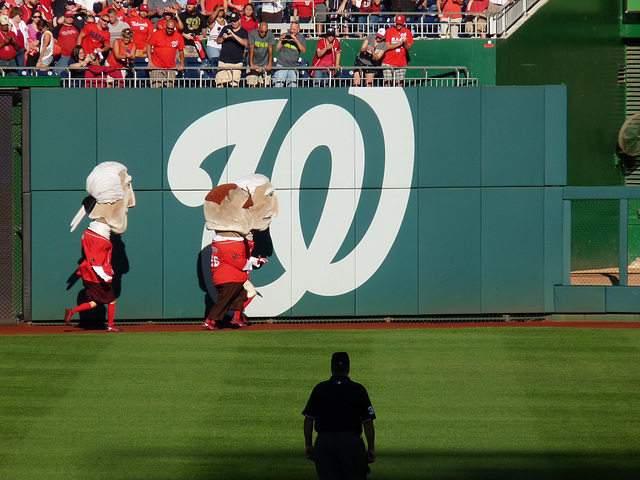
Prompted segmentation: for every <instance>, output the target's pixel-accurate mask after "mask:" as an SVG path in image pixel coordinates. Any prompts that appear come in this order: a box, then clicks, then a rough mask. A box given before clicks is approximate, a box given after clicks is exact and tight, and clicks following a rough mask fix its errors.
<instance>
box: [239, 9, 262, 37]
mask: <svg viewBox="0 0 640 480" xmlns="http://www.w3.org/2000/svg"><path fill="white" fill-rule="evenodd" d="M240 25H242V28H244V29H245V30H246V31H247V33H249V32H251V31H252V30H255V29H256V28H258V19H257V18H256V14H255V12H254V11H253V5H252V4H250V3H247V4H246V5H245V6H244V10H243V11H242V16H241V17H240Z"/></svg>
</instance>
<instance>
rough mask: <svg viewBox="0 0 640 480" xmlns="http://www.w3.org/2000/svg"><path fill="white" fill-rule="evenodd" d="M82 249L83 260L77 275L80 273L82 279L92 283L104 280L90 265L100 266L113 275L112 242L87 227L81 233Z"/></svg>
mask: <svg viewBox="0 0 640 480" xmlns="http://www.w3.org/2000/svg"><path fill="white" fill-rule="evenodd" d="M82 250H83V251H84V260H83V261H82V263H81V264H80V267H79V268H78V275H81V276H82V279H83V280H86V281H87V282H93V283H100V282H104V280H103V279H102V278H100V277H99V276H98V275H97V274H96V272H95V271H94V270H93V268H91V267H102V268H103V269H104V273H106V274H107V275H109V276H110V277H113V268H111V253H112V251H113V244H112V243H111V240H108V239H106V238H104V237H103V236H102V235H98V234H97V233H96V232H93V231H91V230H89V229H87V230H85V231H84V232H83V233H82ZM109 282H111V280H109ZM109 282H107V283H109Z"/></svg>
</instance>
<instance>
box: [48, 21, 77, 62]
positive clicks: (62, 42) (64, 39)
mask: <svg viewBox="0 0 640 480" xmlns="http://www.w3.org/2000/svg"><path fill="white" fill-rule="evenodd" d="M75 16H76V14H75V13H74V11H73V10H67V11H66V12H65V13H64V23H62V24H59V25H58V26H57V27H56V28H54V29H53V37H54V38H55V39H56V40H57V41H58V46H59V47H60V59H59V60H58V62H57V65H62V66H64V67H66V66H67V65H68V64H69V59H70V58H71V52H72V51H73V48H74V47H75V46H77V45H78V35H80V32H79V31H78V29H77V28H76V27H75V26H74V24H73V20H74V18H75Z"/></svg>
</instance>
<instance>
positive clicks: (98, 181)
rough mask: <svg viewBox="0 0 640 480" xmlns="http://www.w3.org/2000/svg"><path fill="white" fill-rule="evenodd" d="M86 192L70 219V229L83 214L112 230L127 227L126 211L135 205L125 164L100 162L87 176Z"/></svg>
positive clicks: (122, 229)
mask: <svg viewBox="0 0 640 480" xmlns="http://www.w3.org/2000/svg"><path fill="white" fill-rule="evenodd" d="M86 186H87V193H88V194H89V196H88V197H86V198H85V199H84V200H83V201H82V208H80V210H79V211H78V213H77V214H76V216H75V218H74V219H73V221H72V222H71V231H72V232H73V231H74V230H75V229H76V227H77V226H78V224H79V223H80V221H81V220H82V218H83V217H84V216H85V215H89V218H90V219H92V220H95V221H97V222H101V223H104V224H106V225H108V226H109V227H110V229H111V231H112V232H114V233H117V234H121V233H124V231H125V230H126V229H127V212H128V211H129V209H130V208H132V207H135V205H136V196H135V193H134V191H133V187H132V186H131V175H129V174H128V173H127V167H125V166H124V165H122V164H121V163H118V162H103V163H100V164H99V165H97V166H96V167H95V168H94V169H93V171H92V172H91V174H89V176H88V177H87V185H86Z"/></svg>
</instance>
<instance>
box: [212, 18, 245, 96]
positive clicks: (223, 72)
mask: <svg viewBox="0 0 640 480" xmlns="http://www.w3.org/2000/svg"><path fill="white" fill-rule="evenodd" d="M216 42H218V43H221V44H222V49H221V50H220V61H219V62H218V73H217V74H216V86H217V87H223V86H225V85H227V84H228V83H231V86H232V87H237V86H238V82H239V81H240V76H241V74H242V57H244V49H245V48H247V45H248V44H249V33H248V32H247V31H246V30H245V29H244V28H242V23H241V20H240V14H239V13H238V12H234V13H232V14H231V15H229V24H228V25H225V26H224V27H222V30H220V35H218V39H217V40H216Z"/></svg>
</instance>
